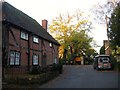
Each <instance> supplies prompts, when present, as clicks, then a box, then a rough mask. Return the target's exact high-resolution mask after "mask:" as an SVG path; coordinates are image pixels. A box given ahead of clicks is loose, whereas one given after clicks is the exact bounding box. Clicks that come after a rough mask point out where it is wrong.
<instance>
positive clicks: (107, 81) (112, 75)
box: [39, 65, 118, 88]
mask: <svg viewBox="0 0 120 90" xmlns="http://www.w3.org/2000/svg"><path fill="white" fill-rule="evenodd" d="M63 69H64V71H63V74H61V75H60V76H59V77H57V78H55V79H54V80H51V81H49V82H48V83H46V84H44V85H42V86H40V87H39V88H118V72H117V71H113V70H100V71H97V70H94V69H93V67H92V65H65V66H63Z"/></svg>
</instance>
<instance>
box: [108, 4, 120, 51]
mask: <svg viewBox="0 0 120 90" xmlns="http://www.w3.org/2000/svg"><path fill="white" fill-rule="evenodd" d="M119 28H120V3H119V4H118V5H117V7H116V8H115V10H114V11H113V13H112V14H111V18H110V23H109V36H110V39H111V40H110V42H111V47H112V49H116V46H118V47H120V31H119Z"/></svg>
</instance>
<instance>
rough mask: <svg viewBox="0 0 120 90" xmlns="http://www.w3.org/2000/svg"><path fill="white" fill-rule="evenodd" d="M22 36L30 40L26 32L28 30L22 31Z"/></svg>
mask: <svg viewBox="0 0 120 90" xmlns="http://www.w3.org/2000/svg"><path fill="white" fill-rule="evenodd" d="M21 38H22V39H25V40H28V33H26V32H21Z"/></svg>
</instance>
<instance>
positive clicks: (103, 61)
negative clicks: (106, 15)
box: [93, 55, 112, 70]
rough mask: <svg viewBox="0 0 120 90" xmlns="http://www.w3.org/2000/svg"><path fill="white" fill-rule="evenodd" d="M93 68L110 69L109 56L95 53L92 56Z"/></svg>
mask: <svg viewBox="0 0 120 90" xmlns="http://www.w3.org/2000/svg"><path fill="white" fill-rule="evenodd" d="M93 68H94V69H97V70H99V69H112V63H111V58H110V56H109V55H97V56H95V58H94V63H93Z"/></svg>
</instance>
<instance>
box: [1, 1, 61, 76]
mask: <svg viewBox="0 0 120 90" xmlns="http://www.w3.org/2000/svg"><path fill="white" fill-rule="evenodd" d="M42 26H43V27H42ZM42 26H41V25H40V24H39V23H38V22H37V21H36V20H34V19H33V18H31V17H29V16H28V15H26V14H25V13H23V12H22V11H20V10H18V9H16V8H15V7H13V6H12V5H10V4H8V3H7V2H2V34H3V35H2V38H3V40H2V56H3V57H2V63H3V67H4V68H3V70H4V72H5V73H9V74H10V73H12V74H13V73H17V74H19V73H27V72H28V71H29V69H30V68H31V67H32V66H41V67H46V66H48V65H51V64H53V63H58V47H59V46H60V44H59V43H58V42H57V41H56V40H55V39H54V38H53V37H52V36H51V35H50V34H49V33H48V32H47V20H42Z"/></svg>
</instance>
